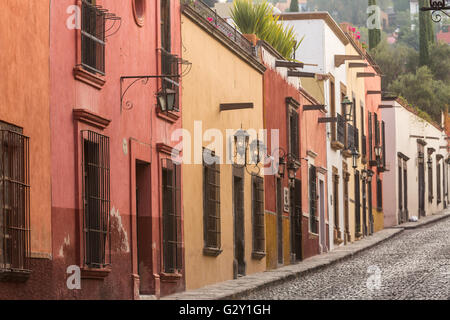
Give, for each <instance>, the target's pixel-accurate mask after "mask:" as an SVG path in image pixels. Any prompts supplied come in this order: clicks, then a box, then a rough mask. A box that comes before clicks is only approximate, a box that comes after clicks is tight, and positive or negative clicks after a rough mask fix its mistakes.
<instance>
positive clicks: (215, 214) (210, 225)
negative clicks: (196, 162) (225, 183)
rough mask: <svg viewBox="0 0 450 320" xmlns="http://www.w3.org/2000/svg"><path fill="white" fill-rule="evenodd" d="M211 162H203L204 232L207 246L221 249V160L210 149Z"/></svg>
mask: <svg viewBox="0 0 450 320" xmlns="http://www.w3.org/2000/svg"><path fill="white" fill-rule="evenodd" d="M204 152H209V155H210V159H211V160H213V161H211V162H213V163H211V162H210V161H208V162H209V163H207V162H205V161H204V162H203V234H204V245H205V248H212V249H220V246H221V242H220V239H221V230H220V164H219V163H220V162H219V159H217V158H216V157H214V155H213V153H212V152H211V151H209V150H206V149H205V151H204Z"/></svg>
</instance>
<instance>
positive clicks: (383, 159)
mask: <svg viewBox="0 0 450 320" xmlns="http://www.w3.org/2000/svg"><path fill="white" fill-rule="evenodd" d="M380 142H381V144H382V153H381V157H382V161H381V166H382V167H383V168H384V169H386V136H385V123H384V121H381V141H380Z"/></svg>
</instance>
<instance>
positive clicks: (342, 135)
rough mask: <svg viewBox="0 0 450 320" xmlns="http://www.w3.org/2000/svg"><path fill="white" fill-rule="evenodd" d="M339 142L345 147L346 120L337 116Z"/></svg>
mask: <svg viewBox="0 0 450 320" xmlns="http://www.w3.org/2000/svg"><path fill="white" fill-rule="evenodd" d="M336 116H337V127H336V130H337V141H339V142H341V143H342V144H343V145H345V120H344V117H343V116H341V115H340V114H337V115H336Z"/></svg>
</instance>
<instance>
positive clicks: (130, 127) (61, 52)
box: [0, 0, 185, 299]
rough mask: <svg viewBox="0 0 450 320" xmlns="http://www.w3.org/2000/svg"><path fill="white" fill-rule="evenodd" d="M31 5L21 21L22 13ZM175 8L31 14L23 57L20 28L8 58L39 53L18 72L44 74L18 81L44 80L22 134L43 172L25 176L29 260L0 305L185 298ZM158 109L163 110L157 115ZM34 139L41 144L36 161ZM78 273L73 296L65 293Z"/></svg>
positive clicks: (75, 0) (81, 1)
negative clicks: (25, 274)
mask: <svg viewBox="0 0 450 320" xmlns="http://www.w3.org/2000/svg"><path fill="white" fill-rule="evenodd" d="M10 2H14V3H16V2H21V1H10ZM35 2H36V1H30V2H27V5H24V4H22V7H23V8H22V12H26V13H27V14H30V15H31V14H32V10H33V8H32V7H33V5H32V4H31V3H35ZM28 3H30V4H28ZM15 5H18V4H15ZM36 6H37V5H36ZM179 6H180V3H179V1H168V0H160V1H145V0H133V1H103V0H58V1H52V2H51V6H50V5H49V3H48V1H47V5H45V4H43V3H39V14H36V11H34V12H33V14H34V16H35V17H37V18H38V19H37V20H34V19H30V21H36V25H34V27H33V37H31V39H32V40H33V41H34V40H36V41H38V40H39V41H40V40H41V38H42V42H41V47H39V48H38V46H37V44H36V47H34V48H33V47H31V48H28V47H26V46H25V44H26V43H29V41H30V39H29V38H30V34H29V32H28V33H27V32H25V31H26V30H24V32H25V33H27V37H26V40H24V41H22V42H21V43H19V45H22V47H21V48H17V51H18V52H22V51H23V50H25V49H26V50H28V51H30V50H33V51H35V50H37V52H40V53H41V52H42V53H43V54H42V55H32V56H31V57H32V58H33V59H35V60H30V61H29V62H33V65H34V66H41V65H43V66H45V64H47V68H46V69H45V68H43V70H36V68H34V67H33V68H29V69H28V70H27V71H26V72H25V70H23V72H22V73H21V74H22V75H21V76H23V77H25V73H27V74H28V75H29V76H31V77H38V78H40V79H45V77H47V79H49V81H47V84H46V85H45V84H44V83H43V84H41V85H40V86H39V92H41V93H43V95H45V94H47V95H48V99H47V101H45V99H44V100H42V101H41V102H42V108H41V109H40V111H41V113H40V114H39V117H35V118H34V119H33V120H34V122H35V123H39V124H42V126H43V128H44V129H43V128H37V127H36V125H34V127H35V129H36V130H34V129H33V130H32V128H31V127H30V128H29V127H28V126H25V125H23V128H24V134H29V135H32V139H33V145H32V148H31V151H32V152H33V156H32V157H31V160H32V164H31V165H32V166H33V165H36V164H37V163H39V162H41V163H39V165H42V167H43V168H44V167H48V168H49V170H48V172H46V173H42V174H43V177H42V178H41V179H42V180H41V182H39V181H37V180H36V179H35V177H34V172H35V171H34V170H33V167H31V168H32V170H30V172H31V182H32V184H34V186H33V190H36V191H33V193H32V202H31V205H32V207H31V209H32V219H31V230H32V231H31V240H32V245H31V251H32V253H33V254H34V256H36V257H37V258H39V259H38V260H36V259H35V260H36V261H35V260H33V261H32V262H33V263H32V265H31V268H30V270H31V276H30V278H29V279H28V280H27V281H25V282H22V283H20V284H11V287H10V285H9V284H6V285H5V284H0V297H1V298H27V299H54V298H58V299H139V298H146V297H147V296H157V297H158V296H161V295H167V294H169V293H172V292H176V291H180V290H184V287H185V286H184V267H183V266H184V263H183V254H184V253H183V251H184V250H183V234H182V230H183V228H182V221H183V212H182V207H181V192H180V188H181V166H180V165H179V164H178V163H176V162H175V161H173V160H172V159H173V158H174V157H172V155H176V153H177V152H176V150H175V149H174V148H173V147H174V145H175V144H176V143H178V141H175V142H172V141H171V140H172V139H171V135H172V133H173V132H174V130H176V129H177V128H180V127H181V117H180V115H181V101H180V99H179V97H180V94H179V91H180V88H181V86H178V83H179V81H180V78H179V77H178V75H179V70H180V69H181V66H180V63H181V59H180V54H181V49H180V46H181V39H180V34H181V32H180V8H179ZM6 7H8V8H10V9H11V10H13V4H12V3H11V4H9V3H8V4H7V6H6ZM44 8H46V9H44ZM5 14H6V15H9V14H11V15H12V16H14V17H16V18H17V19H19V18H18V16H16V15H14V14H13V13H9V12H6V13H5ZM21 15H23V14H22V13H21ZM38 20H39V21H38ZM27 24H28V22H27V23H22V24H21V26H24V25H27ZM21 28H22V27H20V28H18V30H20V29H21ZM49 30H50V35H49V34H48V33H49ZM36 32H37V33H38V34H39V35H41V36H42V37H41V36H40V37H36ZM45 39H47V41H45ZM48 39H49V40H50V43H48ZM45 47H46V48H47V49H45ZM2 61H3V60H2ZM48 61H50V66H49V67H48ZM48 70H50V74H49V75H47V76H46V72H47V74H48ZM162 75H164V77H162ZM39 84H40V83H39ZM2 92H3V90H2ZM174 96H175V97H176V100H175V102H174V103H172V101H170V98H173V97H174ZM162 98H164V99H162ZM28 100H29V101H30V100H32V99H31V98H30V99H28ZM159 101H161V103H158V102H159ZM162 102H164V103H162ZM165 104H166V105H169V106H174V110H173V111H170V112H162V107H164V105H165ZM33 110H36V109H33ZM33 110H31V109H30V110H29V111H27V112H26V113H24V114H23V115H22V118H23V119H25V118H27V115H29V117H32V116H34V111H33ZM1 115H2V117H3V113H2V114H1ZM48 115H50V119H48ZM19 124H20V123H19ZM46 126H47V127H49V128H50V131H51V132H48V133H47V136H46V131H45V127H46ZM43 138H46V139H47V141H49V144H50V145H49V147H48V148H47V147H46V145H45V143H41V146H42V147H43V148H42V151H40V152H36V150H37V149H36V148H37V146H38V145H39V143H40V142H39V141H40V140H39V139H43ZM50 147H51V157H50V155H49V149H50ZM38 154H39V155H40V157H39V158H36V157H35V155H38ZM47 155H48V156H47ZM50 168H51V172H50ZM45 174H46V175H45ZM50 177H51V179H50ZM45 179H48V183H44V181H46V180H45ZM45 191H47V192H48V196H46V194H45ZM50 196H51V210H50ZM38 199H39V200H40V201H42V203H41V205H40V206H38V205H37V203H36V202H35V201H36V200H38ZM43 203H46V204H47V205H48V208H47V209H46V210H45V205H44V204H43ZM44 226H45V228H44ZM50 227H51V231H50ZM44 229H45V230H44ZM46 237H47V238H48V239H47V238H46ZM68 268H69V269H68ZM78 268H79V269H78ZM77 270H80V276H81V288H75V289H71V288H70V286H68V285H67V280H68V277H69V276H71V275H75V276H76V274H77ZM4 288H6V290H4ZM8 288H13V289H14V290H9V289H8Z"/></svg>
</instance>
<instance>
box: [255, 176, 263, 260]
mask: <svg viewBox="0 0 450 320" xmlns="http://www.w3.org/2000/svg"><path fill="white" fill-rule="evenodd" d="M252 186H253V188H252V189H253V190H252V202H253V205H252V209H253V219H252V220H253V221H252V222H253V252H256V253H263V252H265V236H264V179H263V178H261V177H260V176H253V177H252Z"/></svg>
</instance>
